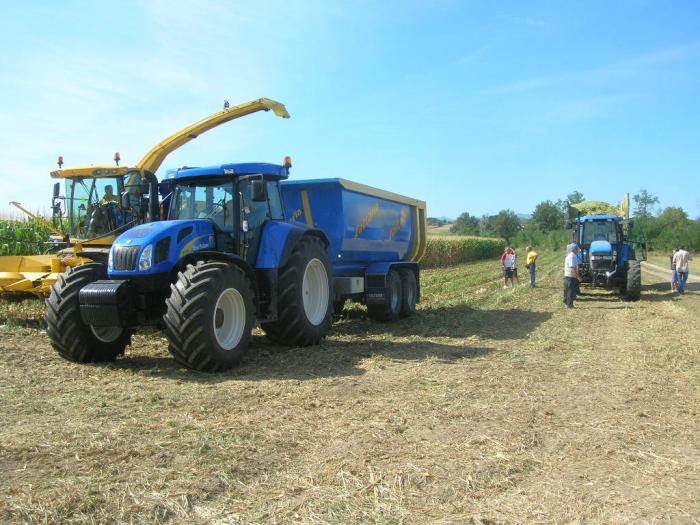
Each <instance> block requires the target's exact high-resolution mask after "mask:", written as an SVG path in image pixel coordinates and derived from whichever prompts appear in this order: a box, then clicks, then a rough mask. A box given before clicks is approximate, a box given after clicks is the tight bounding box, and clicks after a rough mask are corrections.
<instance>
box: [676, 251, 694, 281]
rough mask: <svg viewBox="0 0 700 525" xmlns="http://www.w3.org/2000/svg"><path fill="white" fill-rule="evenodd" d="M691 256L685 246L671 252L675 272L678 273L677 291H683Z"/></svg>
mask: <svg viewBox="0 0 700 525" xmlns="http://www.w3.org/2000/svg"><path fill="white" fill-rule="evenodd" d="M692 260H693V256H692V255H690V253H689V252H688V250H686V249H685V246H681V249H680V250H678V251H677V252H676V253H674V254H673V263H674V264H675V265H676V273H677V274H678V293H684V292H685V283H686V281H687V280H688V261H692Z"/></svg>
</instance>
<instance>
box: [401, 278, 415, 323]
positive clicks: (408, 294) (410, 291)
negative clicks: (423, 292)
mask: <svg viewBox="0 0 700 525" xmlns="http://www.w3.org/2000/svg"><path fill="white" fill-rule="evenodd" d="M399 277H401V317H408V316H410V315H413V314H414V313H415V312H416V302H417V300H418V283H417V282H416V274H415V273H414V272H413V270H409V269H405V268H404V269H402V270H399Z"/></svg>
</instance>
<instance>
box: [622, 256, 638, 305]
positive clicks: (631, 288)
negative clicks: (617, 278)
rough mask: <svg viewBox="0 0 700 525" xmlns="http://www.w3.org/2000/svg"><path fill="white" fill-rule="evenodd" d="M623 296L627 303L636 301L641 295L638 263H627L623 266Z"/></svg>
mask: <svg viewBox="0 0 700 525" xmlns="http://www.w3.org/2000/svg"><path fill="white" fill-rule="evenodd" d="M625 270H626V272H625V274H626V279H625V284H624V290H625V291H624V292H623V293H624V296H625V299H627V300H628V301H638V300H639V298H640V297H641V295H642V265H641V264H640V262H639V261H627V264H626V265H625Z"/></svg>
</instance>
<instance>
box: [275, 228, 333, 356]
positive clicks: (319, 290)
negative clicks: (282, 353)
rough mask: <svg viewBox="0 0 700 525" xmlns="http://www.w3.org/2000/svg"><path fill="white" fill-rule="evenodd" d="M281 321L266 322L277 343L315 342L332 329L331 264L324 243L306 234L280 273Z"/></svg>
mask: <svg viewBox="0 0 700 525" xmlns="http://www.w3.org/2000/svg"><path fill="white" fill-rule="evenodd" d="M277 289H278V290H279V298H278V301H277V321H274V322H270V323H262V325H261V326H262V329H263V330H264V331H265V333H266V334H267V336H268V337H269V338H270V339H271V340H272V341H274V342H276V343H279V344H283V345H288V346H309V345H315V344H317V343H318V342H319V341H321V339H323V338H324V337H325V335H326V333H327V332H328V330H329V328H330V324H331V317H332V315H333V294H332V293H331V265H330V262H329V261H328V254H327V253H326V249H325V246H324V245H323V242H321V240H320V239H319V238H317V237H314V236H308V235H307V236H304V237H302V238H301V239H300V240H299V242H298V243H297V245H296V246H295V247H294V250H293V251H292V255H291V256H290V257H289V261H288V262H287V264H286V265H285V266H284V267H283V268H282V270H281V271H280V274H279V280H278V285H277Z"/></svg>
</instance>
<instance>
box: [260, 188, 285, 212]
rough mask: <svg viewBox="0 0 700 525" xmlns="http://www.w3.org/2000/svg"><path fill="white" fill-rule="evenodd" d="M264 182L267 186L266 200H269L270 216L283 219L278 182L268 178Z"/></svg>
mask: <svg viewBox="0 0 700 525" xmlns="http://www.w3.org/2000/svg"><path fill="white" fill-rule="evenodd" d="M265 184H266V186H267V200H268V201H270V218H271V219H284V208H283V206H282V199H281V197H280V187H279V182H277V181H271V180H268V181H267V182H266V183H265Z"/></svg>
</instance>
